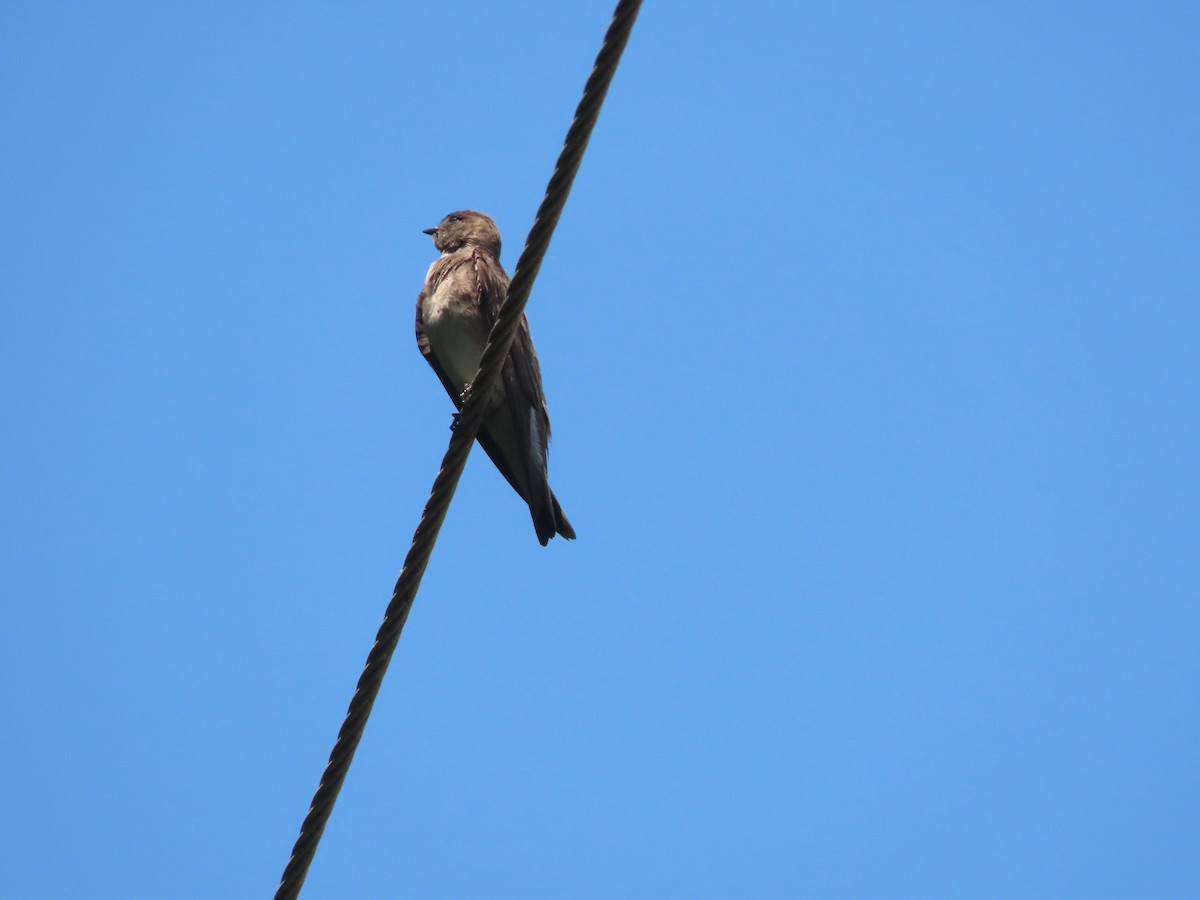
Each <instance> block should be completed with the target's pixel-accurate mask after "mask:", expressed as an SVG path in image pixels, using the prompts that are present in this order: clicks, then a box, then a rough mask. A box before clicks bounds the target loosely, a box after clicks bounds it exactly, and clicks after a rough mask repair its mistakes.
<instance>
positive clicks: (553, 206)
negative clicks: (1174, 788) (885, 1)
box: [275, 0, 642, 900]
mask: <svg viewBox="0 0 1200 900" xmlns="http://www.w3.org/2000/svg"><path fill="white" fill-rule="evenodd" d="M641 5H642V4H641V0H620V2H618V3H617V6H616V9H615V10H614V12H613V19H612V22H611V23H610V25H609V27H608V31H607V32H606V33H605V35H604V42H603V44H602V45H601V47H600V52H599V53H598V54H597V56H596V62H595V64H594V65H593V67H592V72H591V75H589V76H588V80H587V84H586V85H585V86H584V89H583V97H582V99H580V101H579V106H578V107H577V108H576V110H575V118H574V119H573V121H572V122H571V127H570V128H569V129H568V130H567V136H566V139H565V140H564V142H563V149H562V152H561V153H560V154H559V156H558V162H557V163H556V164H555V166H554V174H553V175H551V176H550V182H549V184H548V185H547V186H546V194H545V196H544V197H543V198H542V203H541V206H540V207H539V208H538V212H537V216H536V217H535V218H534V221H533V227H532V228H531V229H530V231H529V237H528V238H526V240H525V248H524V249H523V250H522V251H521V257H520V259H519V260H518V261H517V267H516V269H515V270H514V272H513V277H512V281H511V282H510V284H509V287H508V295H507V297H506V298H505V300H504V304H503V305H502V306H501V307H500V312H499V314H498V317H497V319H496V324H495V326H494V327H493V328H492V333H491V335H490V336H489V337H488V343H487V347H486V348H485V349H484V351H483V357H482V359H480V362H479V371H478V372H477V373H476V375H475V378H474V379H473V380H472V382H471V385H472V387H471V393H470V396H469V397H468V398H467V400H466V402H465V403H464V404H463V408H462V412H461V414H460V416H459V419H458V425H457V427H456V428H455V430H454V433H453V435H452V436H451V438H450V446H449V447H448V448H447V450H446V455H445V456H444V457H443V458H442V466H441V469H440V470H439V471H438V474H437V477H436V478H435V479H434V482H433V488H432V490H431V491H430V494H429V500H428V501H426V503H425V509H424V511H423V512H422V513H421V520H420V522H418V523H417V529H416V532H415V533H414V534H413V541H412V545H411V546H410V547H409V550H408V554H407V556H405V558H404V566H403V568H402V569H401V570H400V577H399V578H398V579H397V580H396V586H395V588H393V590H392V599H391V601H390V602H389V603H388V605H387V609H386V611H385V612H384V616H383V623H382V624H381V625H380V626H379V631H378V633H377V634H376V635H375V643H374V645H373V646H372V647H371V652H370V653H369V654H368V655H367V663H366V666H365V667H364V668H363V672H362V675H360V676H359V679H358V686H357V687H356V688H355V691H354V696H353V697H352V698H351V700H350V707H349V709H348V710H347V711H346V718H345V720H344V721H343V722H342V727H341V728H340V729H339V730H338V736H337V741H336V742H335V743H334V745H333V750H332V751H331V752H330V754H329V762H328V763H327V764H326V766H325V771H324V772H323V773H322V775H321V782H320V784H319V785H318V787H317V791H316V794H314V796H313V799H312V804H311V805H310V806H309V810H308V815H306V816H305V818H304V823H303V824H302V825H301V826H300V836H299V837H298V838H297V839H296V843H295V845H294V846H293V847H292V855H291V858H290V859H289V860H288V863H287V866H286V867H285V868H284V870H283V876H282V878H281V879H280V882H279V887H278V889H277V890H276V892H275V898H276V900H294V898H296V897H298V896H299V894H300V888H301V887H302V886H303V884H304V879H305V876H306V875H307V874H308V868H309V866H310V865H311V864H312V860H313V857H314V856H315V855H316V852H317V844H318V843H319V842H320V840H321V835H322V833H323V832H324V831H325V825H326V824H327V823H328V821H329V816H330V814H331V813H332V811H333V804H334V803H335V802H336V800H337V795H338V792H339V791H340V790H341V787H342V783H343V782H344V781H345V780H346V773H347V772H348V771H349V769H350V762H351V761H352V760H353V758H354V751H355V750H356V749H357V748H358V743H359V741H360V740H361V739H362V735H363V730H364V728H365V727H366V724H367V717H368V716H369V715H370V714H371V707H372V706H373V705H374V704H375V698H376V697H377V696H378V695H379V689H380V686H381V685H382V684H383V676H384V674H385V673H386V672H387V667H388V663H390V662H391V659H392V654H393V652H394V651H395V649H396V645H397V644H398V643H399V641H400V633H401V631H403V629H404V623H405V621H406V620H407V619H408V613H409V610H411V609H412V604H413V600H414V598H415V597H416V594H417V588H418V587H420V584H421V577H422V576H423V575H424V574H425V569H426V567H427V566H428V565H429V557H430V554H432V552H433V545H434V543H435V542H436V541H437V536H438V531H439V530H440V529H441V527H442V522H444V521H445V519H446V512H447V510H448V509H449V508H450V501H451V500H452V499H453V498H454V490H455V488H456V487H457V486H458V479H459V477H460V476H461V475H462V472H463V468H464V467H465V466H466V463H467V455H468V454H469V453H470V451H471V445H472V444H473V443H474V441H475V435H476V434H477V433H478V431H479V426H480V423H481V422H482V420H483V411H484V409H486V407H487V400H488V399H489V397H490V396H491V393H492V390H493V389H494V388H495V386H496V382H497V380H498V379H499V377H500V369H501V366H502V364H503V362H504V360H505V359H507V358H508V352H509V348H510V347H511V346H512V342H513V337H514V336H515V335H516V332H517V326H518V324H519V323H520V321H521V314H522V313H523V312H524V311H525V304H526V303H527V302H528V300H529V293H530V291H531V290H532V288H533V281H534V279H535V278H536V277H537V273H538V269H540V268H541V265H542V260H543V259H544V258H545V255H546V250H547V249H548V248H549V246H550V238H551V236H552V235H553V234H554V227H555V226H556V225H557V224H558V219H559V216H560V215H561V214H562V211H563V207H564V206H565V205H566V202H567V195H568V194H569V193H570V191H571V184H572V182H573V181H574V180H575V174H576V173H577V172H578V171H579V164H580V162H581V161H582V160H583V152H584V150H585V149H587V144H588V139H589V138H590V137H591V134H592V128H593V127H594V126H595V124H596V119H597V118H598V117H599V115H600V107H601V105H602V104H603V102H604V96H605V94H607V93H608V86H609V84H611V83H612V78H613V75H614V74H615V73H616V70H617V63H618V62H620V59H621V54H622V52H623V51H624V50H625V44H626V43H627V42H628V40H629V34H630V31H631V30H632V29H633V23H634V20H635V19H636V18H637V14H638V9H639V8H640V7H641Z"/></svg>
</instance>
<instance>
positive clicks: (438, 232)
mask: <svg viewBox="0 0 1200 900" xmlns="http://www.w3.org/2000/svg"><path fill="white" fill-rule="evenodd" d="M425 233H426V234H428V235H432V236H433V246H435V247H437V248H438V249H439V250H440V251H442V252H443V253H453V252H454V251H455V250H461V249H462V248H463V247H480V248H482V249H484V250H487V251H488V252H489V253H491V254H492V256H494V257H496V258H497V259H499V258H500V229H499V228H497V227H496V223H495V222H493V221H492V217H491V216H488V215H484V214H483V213H481V212H475V211H474V210H471V209H460V210H459V211H458V212H452V213H450V215H448V216H446V218H444V219H442V221H440V222H438V224H437V227H436V228H426V229H425Z"/></svg>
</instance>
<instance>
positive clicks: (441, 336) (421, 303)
mask: <svg viewBox="0 0 1200 900" xmlns="http://www.w3.org/2000/svg"><path fill="white" fill-rule="evenodd" d="M425 233H426V234H429V235H432V236H433V243H434V246H435V247H437V249H438V250H440V251H441V253H442V255H441V256H440V257H439V258H438V259H436V260H434V262H433V265H431V266H430V267H429V274H428V275H426V276H425V286H424V287H423V288H422V289H421V293H420V295H419V296H418V297H417V347H418V348H419V349H420V351H421V354H422V355H423V356H424V357H425V359H426V360H427V361H428V363H429V365H430V366H432V367H433V371H434V372H436V373H437V376H438V378H439V379H440V380H441V382H442V385H443V386H444V387H445V388H446V393H448V394H449V395H450V399H451V400H453V401H454V405H455V406H456V407H457V408H458V409H462V405H463V399H462V393H463V390H464V389H465V388H466V387H467V384H468V383H469V381H470V380H471V379H472V378H473V377H474V376H475V372H476V371H478V369H479V359H480V357H481V356H482V355H483V348H484V346H485V344H486V343H487V338H488V334H489V332H490V331H491V329H492V326H493V325H494V324H495V322H496V316H497V314H498V313H499V311H500V304H501V303H503V302H504V297H505V295H506V294H507V293H508V275H507V274H506V273H505V271H504V267H503V266H501V265H500V231H499V229H498V228H496V223H495V222H493V221H492V219H491V218H490V217H489V216H486V215H484V214H483V213H480V212H474V211H472V210H461V211H459V212H453V213H450V214H449V215H448V216H446V217H445V218H444V219H442V221H441V222H440V223H438V226H437V227H436V228H428V229H426V230H425ZM478 440H479V444H480V446H482V447H483V449H484V450H485V451H486V452H487V455H488V456H490V457H491V459H492V462H493V463H495V464H496V468H497V469H499V470H500V473H501V474H502V475H503V476H504V477H505V478H507V479H508V483H509V484H511V485H512V486H513V488H514V489H515V490H516V492H517V493H518V494H520V495H521V498H522V499H523V500H524V501H525V502H526V503H528V504H529V514H530V515H531V516H532V517H533V527H534V530H535V531H536V532H537V537H538V540H539V541H540V542H541V543H542V545H543V546H545V545H546V544H547V543H548V542H549V540H550V538H552V537H554V535H555V534H561V535H562V536H563V537H565V538H568V539H573V538H574V537H575V530H574V529H573V528H572V527H571V523H570V522H568V521H567V517H566V516H565V515H564V514H563V511H562V507H561V506H559V505H558V500H557V498H555V496H554V492H553V491H552V490H550V482H549V480H548V476H547V472H546V460H547V453H548V449H549V445H550V415H549V413H548V412H547V411H546V397H545V394H544V393H543V392H542V371H541V368H540V367H539V366H538V359H537V353H536V352H535V351H534V349H533V338H532V337H530V334H529V322H528V321H527V320H526V319H525V317H524V316H521V324H520V326H519V327H518V328H517V334H516V337H515V338H514V340H513V344H512V349H511V350H510V351H509V354H508V359H506V360H505V361H504V368H503V370H502V371H501V378H500V383H499V384H498V385H497V387H496V390H495V392H494V393H493V395H492V399H491V404H490V405H489V408H488V411H487V413H486V414H485V416H484V420H483V425H482V426H481V427H480V429H479V435H478Z"/></svg>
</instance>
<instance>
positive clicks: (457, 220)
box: [448, 216, 462, 222]
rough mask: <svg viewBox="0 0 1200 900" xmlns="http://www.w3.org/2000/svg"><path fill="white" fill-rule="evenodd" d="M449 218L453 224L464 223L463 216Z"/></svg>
mask: <svg viewBox="0 0 1200 900" xmlns="http://www.w3.org/2000/svg"><path fill="white" fill-rule="evenodd" d="M448 218H449V219H450V221H451V222H461V221H462V216H449V217H448Z"/></svg>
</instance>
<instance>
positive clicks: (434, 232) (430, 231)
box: [421, 228, 437, 235]
mask: <svg viewBox="0 0 1200 900" xmlns="http://www.w3.org/2000/svg"><path fill="white" fill-rule="evenodd" d="M421 234H429V235H434V234H437V229H436V228H426V229H425V230H424V231H422V232H421Z"/></svg>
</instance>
